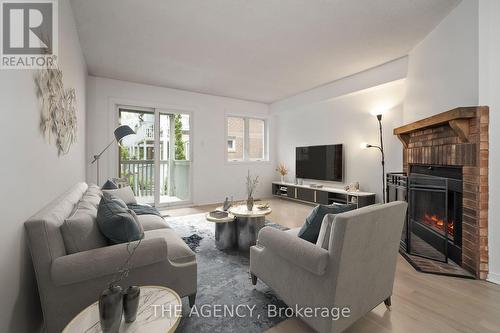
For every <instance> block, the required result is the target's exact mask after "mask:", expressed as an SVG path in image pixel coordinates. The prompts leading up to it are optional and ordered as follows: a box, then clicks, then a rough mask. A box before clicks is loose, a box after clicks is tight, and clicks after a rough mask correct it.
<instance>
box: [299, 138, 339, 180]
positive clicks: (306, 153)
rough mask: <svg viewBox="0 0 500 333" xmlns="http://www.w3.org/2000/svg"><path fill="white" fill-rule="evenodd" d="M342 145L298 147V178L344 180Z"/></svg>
mask: <svg viewBox="0 0 500 333" xmlns="http://www.w3.org/2000/svg"><path fill="white" fill-rule="evenodd" d="M343 165H344V162H343V153H342V145H341V144H338V145H326V146H310V147H297V148H296V151H295V173H296V177H297V178H304V179H316V180H330V181H336V182H341V181H342V180H343Z"/></svg>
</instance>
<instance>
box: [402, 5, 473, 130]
mask: <svg viewBox="0 0 500 333" xmlns="http://www.w3.org/2000/svg"><path fill="white" fill-rule="evenodd" d="M407 78H408V79H407V84H408V87H407V94H406V98H405V102H404V122H405V123H410V122H413V121H416V120H419V119H422V118H426V117H428V116H431V115H434V114H437V113H440V112H444V111H447V110H450V109H453V108H454V107H457V106H469V105H471V106H472V105H477V103H478V1H477V0H463V1H462V2H461V3H460V4H459V5H458V6H457V7H456V8H455V9H454V10H453V11H452V12H451V13H450V14H449V15H448V16H447V17H446V18H445V19H444V20H443V21H442V22H441V23H440V24H439V25H438V26H437V27H436V28H435V29H434V30H433V31H432V32H431V33H430V34H429V35H427V37H425V39H424V40H423V41H422V42H420V43H419V44H418V45H417V46H416V47H415V48H414V49H413V50H412V51H411V52H410V53H409V64H408V77H407Z"/></svg>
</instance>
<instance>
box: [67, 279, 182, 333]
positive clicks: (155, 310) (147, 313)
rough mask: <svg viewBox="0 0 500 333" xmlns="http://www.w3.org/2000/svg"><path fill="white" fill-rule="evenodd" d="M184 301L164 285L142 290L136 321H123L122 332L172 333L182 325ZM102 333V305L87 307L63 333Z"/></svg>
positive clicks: (96, 304) (96, 303) (147, 287)
mask: <svg viewBox="0 0 500 333" xmlns="http://www.w3.org/2000/svg"><path fill="white" fill-rule="evenodd" d="M181 309H182V302H181V298H180V297H179V295H178V294H177V293H176V292H175V291H173V290H172V289H169V288H166V287H161V286H144V287H141V296H140V298H139V309H138V310H137V319H136V320H135V321H134V322H133V323H130V324H127V323H125V321H124V319H123V318H122V324H121V326H120V332H123V333H131V332H134V333H142V332H144V333H156V332H158V333H160V332H161V333H173V332H175V330H176V329H177V326H179V322H180V319H181V317H182V313H181ZM81 332H87V333H100V332H102V330H101V324H100V322H99V304H98V302H95V303H94V304H92V305H90V306H88V307H87V308H85V309H84V310H82V312H80V313H79V314H78V315H76V317H75V318H73V320H71V321H70V322H69V324H68V325H66V327H65V328H64V330H63V333H81Z"/></svg>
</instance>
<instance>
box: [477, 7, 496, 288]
mask: <svg viewBox="0 0 500 333" xmlns="http://www.w3.org/2000/svg"><path fill="white" fill-rule="evenodd" d="M499 17H500V1H498V0H481V1H480V3H479V104H481V105H488V106H489V107H490V173H489V191H490V192H489V212H488V216H489V224H488V232H489V234H488V237H489V238H488V242H489V254H490V256H489V269H490V272H489V274H488V279H489V280H490V281H492V282H495V283H499V284H500V218H499V216H500V205H499V203H500V132H499V131H498V128H500V94H499V91H500V43H499V40H498V36H500V21H499V20H498V18H499Z"/></svg>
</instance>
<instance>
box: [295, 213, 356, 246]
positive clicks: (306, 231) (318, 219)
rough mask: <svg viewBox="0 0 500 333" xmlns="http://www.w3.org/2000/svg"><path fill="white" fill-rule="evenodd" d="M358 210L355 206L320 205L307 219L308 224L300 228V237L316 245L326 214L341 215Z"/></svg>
mask: <svg viewBox="0 0 500 333" xmlns="http://www.w3.org/2000/svg"><path fill="white" fill-rule="evenodd" d="M355 208H356V205H354V204H347V205H337V204H333V205H328V206H327V205H318V206H316V207H314V209H313V210H312V211H311V213H310V214H309V216H308V217H307V218H306V222H305V223H304V224H303V225H302V228H300V231H299V233H298V236H299V237H300V238H302V239H305V240H306V241H309V242H311V243H315V244H316V241H317V240H318V236H319V231H320V230H321V223H323V218H324V217H325V215H326V214H339V213H343V212H347V211H350V210H353V209H355Z"/></svg>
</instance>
